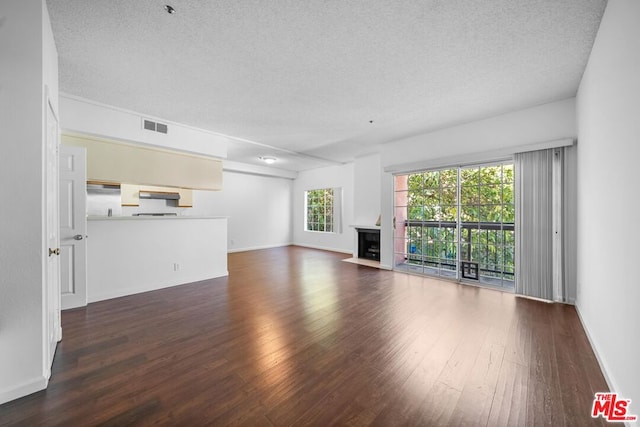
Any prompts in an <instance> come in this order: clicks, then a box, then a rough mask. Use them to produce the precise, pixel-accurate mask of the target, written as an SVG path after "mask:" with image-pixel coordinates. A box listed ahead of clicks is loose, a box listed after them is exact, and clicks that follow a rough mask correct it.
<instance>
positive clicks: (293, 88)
mask: <svg viewBox="0 0 640 427" xmlns="http://www.w3.org/2000/svg"><path fill="white" fill-rule="evenodd" d="M166 3H169V4H171V5H172V6H173V7H174V8H175V9H176V13H175V14H173V15H169V14H167V13H166V12H165V11H164V4H166ZM47 5H48V7H49V13H50V16H51V21H52V26H53V32H54V36H55V39H56V44H57V47H58V53H59V66H60V88H61V90H62V91H64V92H66V93H69V94H72V95H76V96H80V97H83V98H87V99H90V100H94V101H99V102H102V103H106V104H110V105H114V106H117V107H122V108H126V109H128V110H134V111H139V112H141V113H144V114H148V115H153V116H156V117H161V118H164V119H167V120H171V121H175V122H180V123H184V124H188V125H192V126H196V127H200V128H204V129H208V130H210V131H214V132H219V133H222V134H226V135H230V136H234V137H238V138H240V139H242V140H246V141H244V142H243V141H237V142H233V143H232V144H231V145H230V147H229V159H230V160H235V161H241V162H249V163H255V162H259V160H257V156H259V155H273V156H275V157H277V158H279V159H282V161H280V162H277V163H276V164H274V167H278V168H282V169H289V170H304V169H309V168H313V167H317V166H322V165H326V164H332V162H346V161H350V160H352V159H353V158H354V157H357V156H361V155H364V154H368V153H371V152H375V151H377V146H378V145H379V144H381V143H385V142H389V141H393V140H396V139H399V138H402V137H406V136H410V135H415V134H418V133H421V132H425V131H429V130H434V129H438V128H442V127H445V126H449V125H453V124H457V123H462V122H467V121H471V120H475V119H480V118H484V117H488V116H491V115H495V114H500V113H504V112H507V111H512V110H516V109H521V108H526V107H530V106H534V105H539V104H543V103H547V102H551V101H555V100H560V99H565V98H569V97H572V96H574V95H575V94H576V91H577V88H578V84H579V82H580V78H581V76H582V73H583V71H584V68H585V65H586V62H587V59H588V56H589V53H590V51H591V46H592V44H593V40H594V38H595V34H596V32H597V29H598V25H599V23H600V19H601V17H602V14H603V11H604V7H605V5H606V0H422V1H418V0H388V1H384V0H368V1H349V0H341V1H334V0H304V1H301V0H270V1H261V0H217V1H210V0H128V1H127V0H109V1H105V0H101V1H97V0H48V1H47ZM370 120H373V123H370ZM247 141H250V142H247ZM251 142H254V143H257V144H254V143H251ZM283 150H285V151H283ZM309 156H313V157H309ZM317 157H319V158H323V159H326V160H325V161H320V160H318V159H317Z"/></svg>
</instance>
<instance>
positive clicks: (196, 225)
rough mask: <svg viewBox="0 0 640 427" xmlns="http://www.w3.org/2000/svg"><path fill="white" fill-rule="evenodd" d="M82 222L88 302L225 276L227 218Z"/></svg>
mask: <svg viewBox="0 0 640 427" xmlns="http://www.w3.org/2000/svg"><path fill="white" fill-rule="evenodd" d="M87 219H88V221H87V234H88V236H89V237H88V239H87V264H88V265H87V266H88V269H87V272H88V274H87V297H88V300H89V302H95V301H101V300H105V299H110V298H116V297H120V296H124V295H131V294H136V293H140V292H146V291H152V290H155V289H161V288H166V287H169V286H176V285H181V284H185V283H190V282H196V281H199V280H205V279H212V278H216V277H222V276H227V275H228V274H229V273H228V271H227V218H226V217H194V216H159V217H155V216H152V217H149V216H147V217H133V216H113V217H107V216H89V217H88V218H87Z"/></svg>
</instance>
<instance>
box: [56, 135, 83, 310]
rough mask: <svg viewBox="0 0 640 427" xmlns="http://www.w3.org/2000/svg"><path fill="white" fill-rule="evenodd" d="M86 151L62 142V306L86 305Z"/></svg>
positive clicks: (65, 307)
mask: <svg viewBox="0 0 640 427" xmlns="http://www.w3.org/2000/svg"><path fill="white" fill-rule="evenodd" d="M86 158H87V153H86V149H85V148H83V147H70V146H66V145H61V146H60V277H61V284H60V286H61V291H62V292H61V294H62V309H63V310H66V309H69V308H76V307H83V306H85V305H87V241H86V238H87V215H86V212H87V191H86V181H87V167H86Z"/></svg>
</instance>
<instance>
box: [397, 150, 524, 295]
mask: <svg viewBox="0 0 640 427" xmlns="http://www.w3.org/2000/svg"><path fill="white" fill-rule="evenodd" d="M513 176H514V167H513V163H512V162H510V161H507V162H500V163H494V164H489V165H483V166H467V167H456V168H449V169H440V170H430V171H424V172H418V173H411V174H407V175H396V177H395V203H394V204H395V221H396V222H395V223H396V226H395V233H394V234H395V237H394V260H395V261H394V263H395V269H397V270H404V271H409V272H416V273H420V274H431V275H437V276H444V277H450V278H465V279H472V280H478V281H479V282H480V283H484V284H487V285H490V286H497V287H503V288H509V289H513V286H514V270H515V260H514V253H515V250H514V247H515V243H514V242H515V236H514V228H515V227H514V222H515V218H514V217H515V214H514V211H515V210H514V184H513Z"/></svg>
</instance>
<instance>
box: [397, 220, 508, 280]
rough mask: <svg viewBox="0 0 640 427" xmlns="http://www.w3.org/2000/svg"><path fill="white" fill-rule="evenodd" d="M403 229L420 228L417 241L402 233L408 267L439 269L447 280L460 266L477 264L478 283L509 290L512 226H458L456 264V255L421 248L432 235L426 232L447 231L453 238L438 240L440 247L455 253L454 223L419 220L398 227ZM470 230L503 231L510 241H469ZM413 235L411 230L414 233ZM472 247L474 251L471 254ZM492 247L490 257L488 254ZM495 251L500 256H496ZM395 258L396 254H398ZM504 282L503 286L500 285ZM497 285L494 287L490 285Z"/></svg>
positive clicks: (468, 224) (501, 237) (455, 232)
mask: <svg viewBox="0 0 640 427" xmlns="http://www.w3.org/2000/svg"><path fill="white" fill-rule="evenodd" d="M402 224H403V225H404V226H405V227H406V228H405V230H411V228H414V229H415V228H418V227H421V228H422V230H423V231H422V232H421V233H420V238H417V237H416V238H412V236H410V235H408V234H411V233H407V231H405V238H406V240H407V248H406V252H405V262H406V263H408V264H410V265H415V266H418V265H421V266H423V267H424V268H425V269H440V271H441V272H442V271H444V272H445V273H446V274H445V275H448V276H451V275H455V271H456V269H459V270H461V269H462V262H471V263H477V264H478V269H479V276H480V277H479V279H480V281H481V282H489V283H491V282H500V285H501V286H503V285H507V286H513V280H514V266H515V265H514V255H515V254H514V253H513V248H514V242H513V239H514V236H513V234H514V233H513V232H514V231H515V227H514V224H513V223H499V222H498V223H497V222H462V223H461V224H460V226H461V227H460V228H461V230H460V241H461V243H460V246H459V248H460V249H459V250H460V261H461V263H460V264H461V265H460V266H458V267H456V266H457V264H458V257H457V253H456V252H449V251H444V252H443V251H442V250H441V251H440V252H439V253H429V252H428V251H426V253H425V251H424V249H425V247H428V245H424V244H423V243H424V241H423V239H425V238H426V236H429V235H433V234H434V233H433V232H430V231H429V230H428V229H447V230H446V231H445V232H449V233H451V231H453V236H450V237H451V239H446V240H440V243H441V245H442V246H439V247H438V248H442V247H447V246H448V247H449V248H451V247H452V246H454V247H455V248H456V251H457V248H458V246H457V223H456V222H455V221H423V220H406V221H403V223H402ZM472 230H477V231H480V232H482V231H486V232H492V231H493V232H495V231H507V232H511V238H510V239H511V240H510V241H509V242H505V240H506V238H505V236H504V235H502V236H500V237H499V238H498V239H495V234H494V239H495V241H490V238H489V237H488V235H487V236H486V238H485V239H478V238H476V239H475V240H474V239H472ZM414 231H415V230H414ZM474 246H475V248H476V250H475V251H473V249H472V248H473V247H474ZM490 247H493V253H492V251H491V250H489V248H490ZM498 249H499V250H500V252H501V253H498ZM398 255H399V254H398ZM502 280H504V281H505V282H506V283H502ZM493 284H497V283H493Z"/></svg>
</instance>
